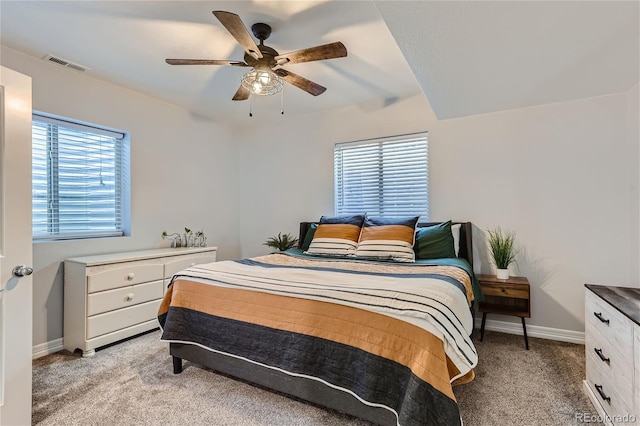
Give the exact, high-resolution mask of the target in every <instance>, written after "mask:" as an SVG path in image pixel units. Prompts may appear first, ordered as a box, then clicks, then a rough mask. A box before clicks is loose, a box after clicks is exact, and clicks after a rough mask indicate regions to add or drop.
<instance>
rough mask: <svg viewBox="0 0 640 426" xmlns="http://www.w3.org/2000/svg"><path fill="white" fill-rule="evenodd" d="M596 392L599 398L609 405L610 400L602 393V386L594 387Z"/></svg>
mask: <svg viewBox="0 0 640 426" xmlns="http://www.w3.org/2000/svg"><path fill="white" fill-rule="evenodd" d="M596 390H597V391H598V393H599V394H600V398H602V400H603V401H607V402H608V403H609V405H611V398H610V397H608V396H607V395H606V394H605V393H604V392H603V391H602V385H596Z"/></svg>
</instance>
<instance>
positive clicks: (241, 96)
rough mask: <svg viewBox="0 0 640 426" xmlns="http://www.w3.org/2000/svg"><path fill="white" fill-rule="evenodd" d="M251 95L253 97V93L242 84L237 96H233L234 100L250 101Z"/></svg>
mask: <svg viewBox="0 0 640 426" xmlns="http://www.w3.org/2000/svg"><path fill="white" fill-rule="evenodd" d="M249 95H251V92H249V91H248V90H247V89H245V87H244V86H243V85H242V84H241V85H240V87H238V91H237V92H236V94H235V95H233V98H232V100H234V101H246V100H247V99H249Z"/></svg>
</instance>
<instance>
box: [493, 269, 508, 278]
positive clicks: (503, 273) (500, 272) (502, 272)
mask: <svg viewBox="0 0 640 426" xmlns="http://www.w3.org/2000/svg"><path fill="white" fill-rule="evenodd" d="M496 278H498V279H499V280H507V279H509V269H500V268H498V269H497V270H496Z"/></svg>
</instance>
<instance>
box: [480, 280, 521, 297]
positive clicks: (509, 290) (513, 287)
mask: <svg viewBox="0 0 640 426" xmlns="http://www.w3.org/2000/svg"><path fill="white" fill-rule="evenodd" d="M482 292H483V293H484V295H485V296H499V297H513V298H516V299H528V298H529V286H524V285H522V284H506V283H505V284H495V283H483V284H482Z"/></svg>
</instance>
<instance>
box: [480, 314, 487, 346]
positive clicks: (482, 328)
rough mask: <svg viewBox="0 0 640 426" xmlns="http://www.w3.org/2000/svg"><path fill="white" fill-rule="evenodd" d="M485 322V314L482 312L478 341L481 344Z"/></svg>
mask: <svg viewBox="0 0 640 426" xmlns="http://www.w3.org/2000/svg"><path fill="white" fill-rule="evenodd" d="M486 320H487V313H486V312H483V313H482V324H481V325H480V341H481V342H482V339H483V338H484V323H485V321H486Z"/></svg>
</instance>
